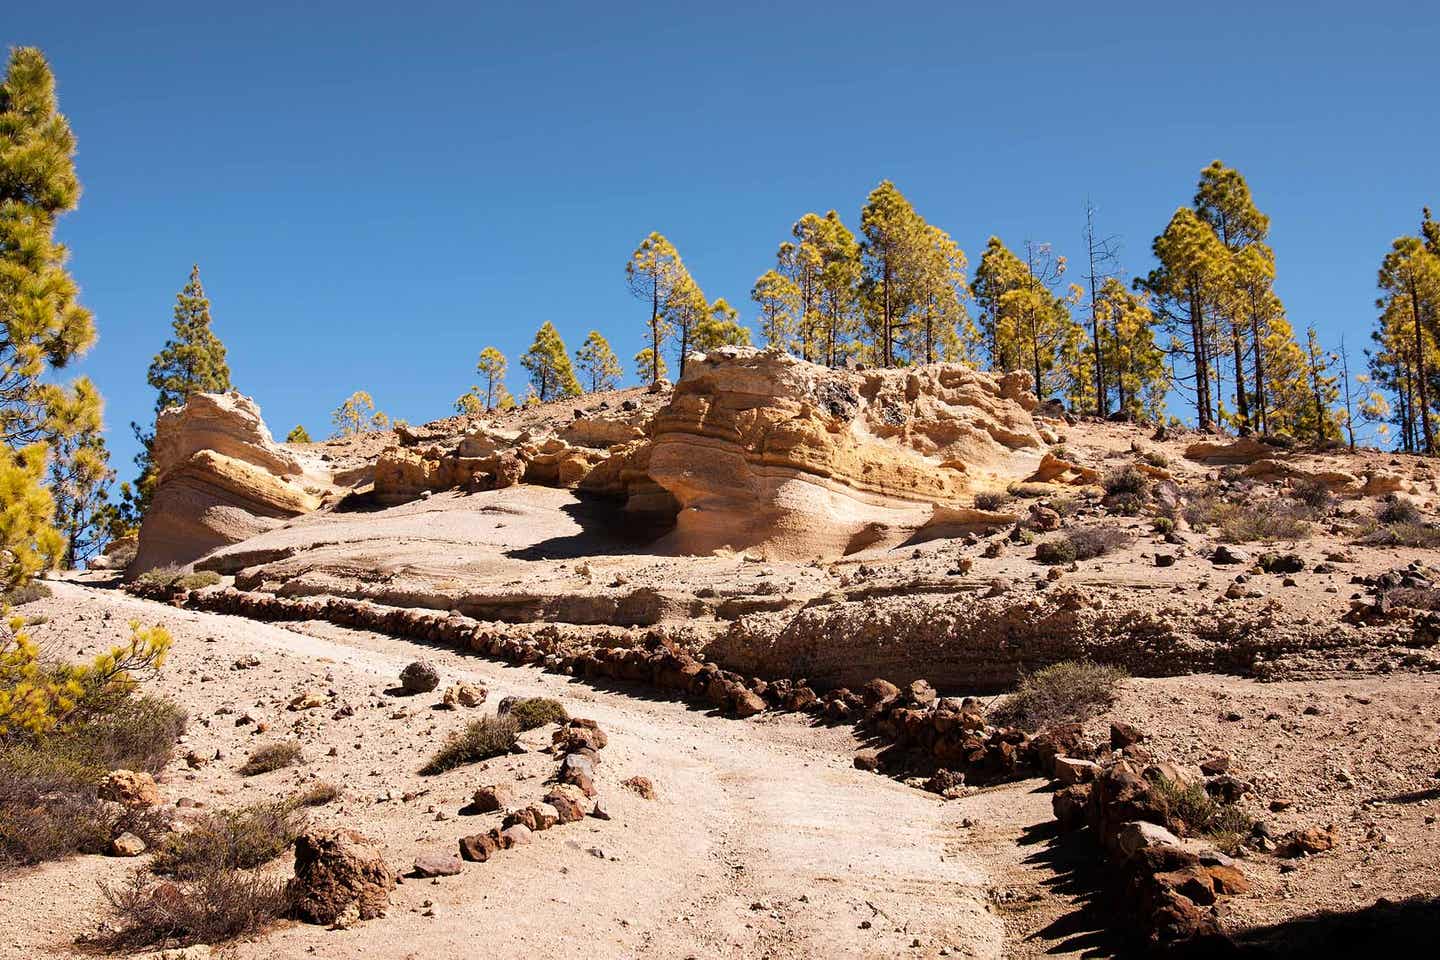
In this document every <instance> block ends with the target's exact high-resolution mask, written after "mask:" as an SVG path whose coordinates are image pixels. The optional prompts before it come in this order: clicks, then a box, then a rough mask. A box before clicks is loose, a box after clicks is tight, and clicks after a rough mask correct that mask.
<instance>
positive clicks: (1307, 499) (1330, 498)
mask: <svg viewBox="0 0 1440 960" xmlns="http://www.w3.org/2000/svg"><path fill="white" fill-rule="evenodd" d="M1290 496H1291V497H1293V498H1294V499H1296V500H1298V501H1300V502H1301V503H1303V504H1305V506H1307V507H1309V508H1310V509H1311V510H1314V511H1315V512H1316V513H1317V514H1319V513H1324V512H1325V511H1326V510H1329V509H1330V508H1331V507H1333V506H1335V494H1333V493H1331V492H1330V485H1329V484H1327V483H1326V482H1325V481H1324V480H1321V479H1320V478H1319V477H1302V478H1300V479H1299V480H1296V481H1295V482H1294V483H1292V484H1290Z"/></svg>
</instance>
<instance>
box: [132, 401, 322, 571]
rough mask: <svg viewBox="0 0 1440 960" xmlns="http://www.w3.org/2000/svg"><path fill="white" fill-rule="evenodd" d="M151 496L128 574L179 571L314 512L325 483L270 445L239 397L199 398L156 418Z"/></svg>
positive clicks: (252, 406)
mask: <svg viewBox="0 0 1440 960" xmlns="http://www.w3.org/2000/svg"><path fill="white" fill-rule="evenodd" d="M151 455H152V458H153V462H154V465H155V475H156V487H155V496H154V499H153V500H152V501H151V504H150V509H149V511H148V512H147V513H146V514H145V520H144V523H142V524H141V526H140V543H139V549H138V552H137V554H136V557H135V560H134V561H133V562H132V563H131V565H130V568H129V570H130V573H131V574H137V573H143V572H144V571H146V570H150V569H152V568H154V567H158V566H163V565H166V564H186V563H189V562H191V561H193V560H196V559H198V558H199V557H201V556H203V555H204V554H206V553H208V552H209V551H210V550H213V549H214V548H215V547H218V546H222V545H224V544H230V543H238V542H239V541H241V540H244V539H246V538H248V537H252V536H254V535H255V534H257V533H261V532H263V531H265V530H269V529H271V528H273V527H276V526H278V525H279V524H280V523H281V522H283V521H284V520H285V519H286V518H288V517H294V516H298V515H299V514H302V513H309V512H310V511H312V510H314V509H316V508H317V507H318V506H319V505H320V502H321V496H322V494H323V493H324V491H325V481H324V480H323V479H321V478H318V477H308V478H307V476H306V471H305V469H304V466H303V464H302V462H301V460H300V458H299V457H297V456H296V455H295V454H294V453H292V452H291V451H289V450H287V449H286V448H284V447H282V446H280V445H278V444H276V443H275V442H274V440H272V439H271V437H270V431H269V430H268V429H266V427H265V423H264V421H263V420H261V419H260V407H259V406H258V405H257V404H256V403H255V401H253V400H251V399H250V398H249V397H244V396H241V395H240V394H238V393H225V394H216V393H202V394H197V395H196V396H193V397H191V398H190V399H189V401H187V402H186V403H185V405H184V406H180V407H171V408H170V409H168V410H165V411H163V412H162V413H161V414H160V416H159V418H158V419H157V421H156V424H155V442H154V445H153V446H152V448H151Z"/></svg>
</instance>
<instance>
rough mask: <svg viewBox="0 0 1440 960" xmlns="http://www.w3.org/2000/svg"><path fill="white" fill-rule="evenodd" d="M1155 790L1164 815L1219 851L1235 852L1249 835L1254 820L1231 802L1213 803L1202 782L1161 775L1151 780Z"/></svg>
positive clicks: (1186, 831)
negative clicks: (1153, 782) (1202, 838)
mask: <svg viewBox="0 0 1440 960" xmlns="http://www.w3.org/2000/svg"><path fill="white" fill-rule="evenodd" d="M1155 794H1156V796H1157V797H1158V799H1159V800H1160V805H1161V809H1162V810H1163V811H1164V813H1165V815H1166V818H1167V819H1175V820H1179V821H1180V822H1181V823H1183V824H1184V825H1185V826H1184V832H1185V833H1188V834H1190V835H1191V836H1202V837H1205V838H1207V839H1208V840H1210V842H1211V843H1213V844H1215V847H1216V849H1218V850H1220V851H1221V852H1222V853H1226V854H1232V855H1233V854H1235V853H1236V852H1237V851H1239V849H1240V847H1241V845H1242V844H1243V843H1244V842H1245V838H1246V837H1248V836H1249V835H1250V831H1251V829H1252V828H1253V827H1254V826H1255V821H1254V820H1252V819H1250V817H1249V816H1247V815H1246V813H1245V811H1243V810H1241V809H1240V808H1239V807H1237V806H1236V805H1235V804H1233V803H1217V802H1216V801H1215V800H1214V799H1213V798H1212V797H1211V796H1210V794H1208V793H1206V792H1205V787H1204V786H1203V785H1202V784H1198V783H1191V784H1183V783H1177V782H1175V781H1173V780H1167V779H1165V778H1164V777H1161V778H1160V779H1158V780H1156V781H1155Z"/></svg>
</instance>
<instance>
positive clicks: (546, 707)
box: [509, 697, 570, 730]
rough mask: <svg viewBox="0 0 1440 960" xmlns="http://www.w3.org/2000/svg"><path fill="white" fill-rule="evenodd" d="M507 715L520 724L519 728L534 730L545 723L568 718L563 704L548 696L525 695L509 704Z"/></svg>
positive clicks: (559, 721)
mask: <svg viewBox="0 0 1440 960" xmlns="http://www.w3.org/2000/svg"><path fill="white" fill-rule="evenodd" d="M509 715H510V716H511V717H513V718H514V719H515V722H516V723H518V724H519V725H520V729H521V730H534V729H535V728H536V727H543V726H545V724H547V723H564V722H565V721H566V720H568V719H570V715H569V714H568V713H566V712H565V706H564V704H562V703H561V702H560V701H559V700H551V699H550V698H548V697H526V698H524V699H522V700H517V701H515V703H514V704H512V705H511V707H510V710H509Z"/></svg>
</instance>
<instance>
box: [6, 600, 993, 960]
mask: <svg viewBox="0 0 1440 960" xmlns="http://www.w3.org/2000/svg"><path fill="white" fill-rule="evenodd" d="M55 588H56V597H55V598H54V599H51V600H45V601H39V602H37V603H35V604H30V605H27V606H26V608H25V611H24V612H25V613H26V614H27V615H29V616H31V617H37V616H48V617H50V618H51V619H50V620H49V621H48V622H47V623H44V624H41V625H39V626H37V627H35V628H34V632H35V633H36V635H37V636H38V638H39V639H41V640H42V641H46V642H49V643H52V644H55V645H56V646H57V648H58V646H59V645H60V644H62V643H63V644H67V645H70V646H72V647H79V648H82V649H88V650H93V649H94V648H95V647H97V646H99V645H100V644H104V643H109V642H112V641H114V640H118V639H119V638H120V637H121V636H122V635H123V633H124V629H125V628H124V624H125V621H126V620H127V619H130V618H135V617H138V618H141V619H143V620H144V621H146V622H161V623H164V624H165V625H166V626H167V627H169V628H170V630H171V631H172V633H173V634H174V636H175V641H176V644H175V650H174V653H173V655H172V658H171V661H170V663H169V664H167V666H166V679H165V681H164V689H165V692H166V694H167V695H169V696H172V697H174V698H175V699H177V700H178V701H179V702H180V703H182V704H183V705H185V706H186V707H187V708H188V709H189V710H190V711H191V714H192V717H193V718H194V720H193V722H192V726H191V732H190V734H189V736H188V739H187V742H186V744H184V746H183V747H182V750H185V749H194V750H196V751H199V752H202V753H207V752H213V751H214V750H216V749H219V750H221V751H222V752H223V753H224V755H225V756H224V758H223V759H222V760H219V761H216V762H214V763H211V764H210V765H209V766H207V767H205V768H202V769H201V770H200V771H198V772H196V773H194V774H187V773H186V772H184V766H183V763H179V762H177V763H175V764H172V767H171V771H172V772H170V774H169V775H168V776H167V777H166V778H165V782H164V783H163V784H162V793H163V795H164V796H165V798H166V799H167V800H175V799H178V798H180V797H184V796H188V797H193V798H196V799H199V800H201V801H203V802H206V803H208V804H211V805H226V804H235V803H240V802H247V801H251V800H254V799H259V798H260V797H262V796H278V795H283V794H286V793H288V792H290V791H292V790H293V789H295V788H296V787H297V786H299V785H300V784H301V783H303V782H305V781H308V780H309V779H311V778H314V777H319V778H323V779H327V780H332V781H335V782H338V783H341V784H342V785H343V786H344V800H343V803H342V804H341V805H340V806H338V807H336V806H332V807H326V808H322V809H320V810H319V811H317V812H316V814H315V819H316V821H317V822H319V823H322V824H327V825H332V824H333V825H337V826H338V825H345V826H350V827H355V828H358V829H360V830H362V831H364V832H366V833H367V834H370V835H372V836H375V837H377V838H378V839H380V840H382V841H383V843H384V844H385V847H386V849H387V851H388V854H389V857H390V859H391V860H392V862H393V863H394V865H395V866H397V867H405V866H408V864H409V863H410V861H411V860H413V858H414V857H415V856H416V854H418V853H421V852H424V851H430V850H444V851H447V852H448V851H450V850H453V849H454V844H455V841H456V839H457V838H458V837H459V836H461V835H464V834H466V833H470V832H477V831H479V830H482V829H485V828H487V827H489V826H490V825H492V822H493V815H492V816H479V817H457V812H458V810H459V809H460V807H461V806H463V804H464V803H465V802H466V801H467V800H468V797H469V794H470V793H471V792H472V791H473V790H474V789H475V787H476V786H478V785H480V784H481V783H485V782H493V781H495V780H497V779H504V778H507V777H524V778H526V779H522V780H521V781H520V789H521V791H522V796H526V797H528V796H530V795H532V794H533V795H534V796H535V797H536V798H538V797H539V796H540V795H541V793H542V792H543V789H544V787H543V786H542V782H543V779H544V777H546V776H548V775H549V774H550V773H551V772H553V769H554V760H553V758H551V757H549V756H548V755H545V754H539V753H530V754H527V755H524V756H521V757H517V758H514V759H509V758H507V759H503V760H497V761H491V762H490V763H489V764H488V769H484V770H482V769H478V768H476V767H469V768H461V769H459V770H456V771H452V772H450V773H448V774H445V775H442V776H439V777H429V778H427V777H420V776H419V775H418V774H416V772H415V771H416V768H417V767H418V766H419V765H420V763H421V761H422V759H423V757H424V755H425V754H427V753H428V751H429V750H430V749H432V748H433V747H434V745H435V744H437V743H438V742H439V741H440V739H442V737H443V735H444V733H445V732H447V731H449V730H451V729H454V728H457V727H459V726H460V725H461V724H462V723H463V722H464V721H465V720H467V719H468V718H469V717H470V716H472V715H473V714H472V713H470V712H468V711H467V712H460V713H449V712H443V711H434V710H432V709H431V704H433V703H434V702H435V701H436V699H438V698H437V697H435V696H431V695H425V696H421V697H418V698H412V699H400V698H392V697H389V696H386V695H384V694H383V693H382V692H381V691H383V690H385V689H386V688H388V687H391V686H392V685H393V684H394V678H395V677H396V676H397V674H398V673H399V671H400V669H401V668H402V667H403V666H404V665H405V664H406V663H407V662H409V661H410V660H411V659H413V658H414V657H415V656H416V655H417V654H420V653H423V654H424V655H426V656H428V657H430V658H432V659H434V660H435V661H436V662H437V663H439V664H440V665H441V667H442V671H443V673H444V675H445V679H446V681H453V680H457V679H469V680H472V681H480V682H482V683H485V684H486V685H487V686H488V687H489V688H490V698H491V703H490V704H487V707H486V708H485V709H489V708H491V705H493V703H494V702H495V701H497V700H498V699H499V698H500V697H502V696H505V695H510V694H521V695H531V694H544V695H550V696H557V697H559V698H561V699H562V700H564V701H565V702H566V703H567V704H568V705H569V707H570V709H571V710H572V712H573V713H575V714H578V715H584V716H589V717H592V718H594V719H596V720H598V721H599V722H600V723H601V724H602V725H603V727H604V728H605V729H606V730H607V731H608V732H609V734H610V745H609V747H608V748H607V749H606V750H605V752H604V762H603V764H602V766H601V770H600V774H601V776H600V787H601V790H602V794H603V796H604V798H605V800H606V801H607V803H608V804H609V806H610V809H611V811H612V815H613V817H614V819H613V820H612V821H610V822H600V821H591V820H587V821H585V822H584V823H583V824H573V825H569V826H567V827H561V828H557V829H556V830H554V831H551V832H547V833H545V834H542V835H539V836H538V837H537V839H536V842H535V843H533V844H531V845H530V846H528V847H523V848H519V849H516V850H512V851H509V852H507V853H505V854H503V855H502V856H501V857H499V858H498V859H496V860H494V861H492V862H490V863H486V864H480V865H476V864H471V865H468V867H467V869H466V871H465V872H464V873H463V874H461V875H460V876H458V877H454V878H449V879H445V880H441V881H438V882H435V883H432V882H430V881H424V880H409V881H407V882H405V883H404V884H402V885H401V886H400V888H399V889H398V890H397V893H396V896H395V901H394V906H393V908H392V909H391V911H390V915H389V916H388V917H387V918H385V919H383V920H378V921H374V922H371V923H367V924H364V925H361V926H359V927H357V928H355V929H351V930H347V931H343V932H337V931H328V930H322V929H319V928H316V927H310V926H301V925H287V926H283V927H281V928H279V929H277V930H275V931H273V932H272V933H270V934H269V935H267V936H266V937H265V938H263V939H262V940H261V941H260V942H257V943H249V944H242V945H240V946H239V948H238V949H237V950H236V954H235V955H236V956H237V957H240V958H261V957H263V958H267V960H273V958H288V957H306V956H323V957H327V958H330V957H333V958H351V957H354V958H359V957H366V958H385V960H390V958H396V960H399V958H410V957H425V958H434V960H441V958H460V957H473V956H479V955H484V956H486V957H525V958H537V957H586V958H595V957H657V958H658V957H664V958H671V957H696V958H708V957H735V958H739V957H746V958H751V957H774V958H783V957H796V958H799V957H811V956H817V955H822V954H823V955H829V956H836V957H841V956H844V957H893V956H914V957H933V956H941V955H947V956H965V957H998V956H1000V955H1001V943H1000V935H1001V925H1000V923H999V921H998V920H997V918H996V917H995V916H994V915H993V914H992V913H991V912H990V909H989V908H988V906H987V899H986V878H985V876H984V874H983V873H981V872H980V871H979V870H977V869H975V867H974V866H973V865H972V862H971V861H970V860H968V859H967V858H964V857H961V856H957V855H955V854H954V853H953V848H954V844H955V840H956V837H957V831H958V830H959V829H960V828H959V827H958V826H957V816H958V811H957V809H956V808H955V806H954V805H953V804H952V805H946V804H944V803H942V802H940V801H939V800H938V798H936V797H934V796H931V795H928V794H925V793H922V792H920V791H917V790H913V789H910V788H907V787H904V786H902V785H900V784H897V783H895V782H893V781H890V780H887V779H885V778H883V777H877V776H875V775H873V774H866V773H861V772H859V771H856V770H854V769H853V768H852V766H851V760H852V756H853V749H854V746H855V743H854V739H853V737H852V735H851V734H850V733H849V732H848V731H842V730H833V729H826V728H812V727H810V726H808V725H807V724H806V722H805V721H804V720H803V719H801V718H799V717H794V716H781V717H773V718H765V719H762V720H760V721H748V722H747V721H737V720H728V719H723V718H720V717H715V716H709V715H707V714H706V713H704V712H702V711H700V710H697V709H694V708H691V707H688V706H686V705H683V704H680V703H675V702H670V701H663V700H649V699H645V698H643V696H637V695H636V693H637V691H634V690H624V691H621V690H616V691H607V690H599V689H595V688H593V687H590V686H586V685H583V684H579V683H575V682H571V681H568V680H567V679H566V678H564V677H560V676H554V675H548V674H544V673H541V672H539V671H537V670H533V669H528V668H510V667H504V666H501V665H498V664H496V663H493V662H490V661H482V660H478V659H475V658H471V657H466V656H462V655H459V654H456V653H453V652H450V651H446V650H440V649H422V648H418V647H417V646H415V645H414V644H410V643H407V642H403V641H397V640H391V639H388V638H384V637H379V636H375V635H371V634H361V633H355V632H351V631H341V630H338V629H336V628H333V627H318V626H317V627H316V628H315V629H314V632H313V633H301V632H297V631H295V630H289V629H283V628H281V627H277V626H271V625H265V624H258V623H251V622H248V621H244V620H239V619H235V618H228V617H218V616H214V615H208V614H199V613H194V612H187V611H179V610H174V609H172V608H168V607H164V606H160V605H157V604H153V603H147V602H144V601H139V600H135V599H133V598H130V597H127V596H124V595H120V594H118V593H115V592H110V591H98V590H93V589H91V588H86V587H82V586H76V585H72V584H64V583H61V584H56V585H55ZM77 652H79V651H78V650H77ZM250 654H255V655H256V656H258V657H259V658H260V661H261V662H260V665H259V666H258V667H254V668H251V669H245V670H235V669H232V668H231V665H232V663H233V662H234V661H235V660H236V659H237V658H240V657H243V656H248V655H250ZM306 688H314V689H319V690H322V691H325V690H329V691H333V692H334V694H335V696H334V698H333V699H334V703H335V705H337V706H338V704H339V703H341V702H349V703H350V704H351V705H353V706H354V707H355V710H356V714H355V716H353V717H350V718H345V719H340V720H334V719H331V713H332V712H333V709H332V708H330V707H327V708H325V709H322V710H314V711H308V712H306V713H303V714H297V713H294V712H288V711H286V710H285V709H284V703H285V702H286V701H287V700H288V699H289V697H290V696H291V695H292V694H293V693H294V692H296V691H298V690H301V689H306ZM222 705H223V706H229V707H231V708H233V709H234V710H235V711H236V713H237V714H239V713H244V712H247V711H248V712H249V713H250V714H252V715H253V716H254V718H255V719H256V720H258V721H263V722H268V723H270V724H271V727H272V729H271V730H270V731H268V732H267V733H266V734H264V735H261V736H258V737H257V736H256V735H255V734H254V733H253V732H252V731H253V730H254V727H253V726H245V727H236V726H235V725H234V719H235V718H234V715H230V714H223V715H216V710H217V709H219V708H220V707H222ZM401 706H403V707H405V708H406V710H407V712H408V716H406V717H405V718H403V719H399V720H391V719H389V717H390V714H391V713H392V712H393V711H395V710H396V709H397V708H398V707H401ZM207 722H208V726H207V725H206V724H207ZM297 728H298V729H297ZM286 734H290V735H294V736H297V737H298V738H299V739H301V741H302V742H303V743H304V744H305V748H306V749H305V755H306V761H307V762H306V764H305V765H304V766H303V767H300V768H296V769H292V770H286V771H280V772H276V773H272V774H267V775H263V776H261V777H257V778H253V779H250V780H244V779H241V778H240V777H238V776H237V775H236V774H235V773H234V768H235V767H236V766H237V765H238V764H239V763H240V762H241V761H242V760H243V758H244V755H245V753H246V752H247V751H248V750H249V749H250V748H251V746H252V745H253V744H254V743H256V742H259V741H261V740H268V739H271V738H274V737H277V736H281V735H286ZM547 739H548V733H547V732H546V731H536V732H535V733H533V734H531V735H528V736H527V738H526V740H527V742H528V743H530V744H531V745H532V746H540V745H542V744H543V743H544V742H546V740H547ZM331 746H335V747H337V748H338V750H339V756H338V757H334V758H331V757H327V756H325V754H326V752H327V750H328V748H329V747H331ZM634 774H643V775H646V776H649V777H651V778H652V779H653V780H654V781H655V783H656V785H657V788H658V791H659V799H658V800H656V801H654V802H647V801H644V800H641V799H639V798H638V797H636V796H634V795H632V794H630V793H629V792H628V791H625V790H623V789H621V788H620V787H619V785H618V784H619V781H620V780H622V779H624V778H625V777H628V776H631V775H634ZM192 777H193V779H192ZM409 791H418V792H421V794H420V795H419V796H417V797H415V798H414V799H412V800H411V801H410V802H404V801H402V800H400V799H398V798H399V797H400V796H401V795H403V794H404V793H406V792H409ZM387 794H388V795H393V796H395V797H396V799H393V800H384V801H382V800H380V799H379V798H380V797H382V796H385V795H387ZM432 810H433V811H435V812H429V811H432ZM437 812H438V813H443V814H444V815H445V816H446V817H447V819H445V820H440V821H437V820H436V813H437ZM592 848H594V849H596V850H599V851H602V852H603V854H604V858H603V859H602V858H601V857H599V856H596V855H594V854H592V853H591V852H590V851H591V849H592ZM947 851H949V852H947ZM134 865H135V863H134V861H123V860H117V859H108V858H103V857H84V858H78V859H75V860H71V861H68V862H63V863H56V864H50V865H47V866H44V867H40V868H36V869H32V870H27V871H24V872H21V873H19V874H18V875H14V876H11V877H8V878H6V879H5V881H4V883H3V887H0V930H3V933H0V957H7V958H9V957H14V958H21V957H37V956H66V955H70V953H71V952H72V951H73V946H72V944H73V940H74V938H75V937H76V936H77V935H78V934H81V933H83V932H85V931H86V930H87V929H93V925H94V922H95V919H96V918H97V917H98V916H100V913H101V909H100V898H99V894H98V888H97V883H98V881H101V880H105V879H114V878H118V877H120V876H122V875H123V874H124V873H125V871H126V870H128V869H129V868H131V867H132V866H134ZM427 901H429V902H432V906H430V907H428V908H427V907H426V906H425V905H426V903H427ZM427 909H429V910H431V911H432V912H433V913H434V914H435V915H434V916H426V915H425V911H426V910H427ZM942 950H943V951H944V953H943V954H942V953H941V951H942Z"/></svg>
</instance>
